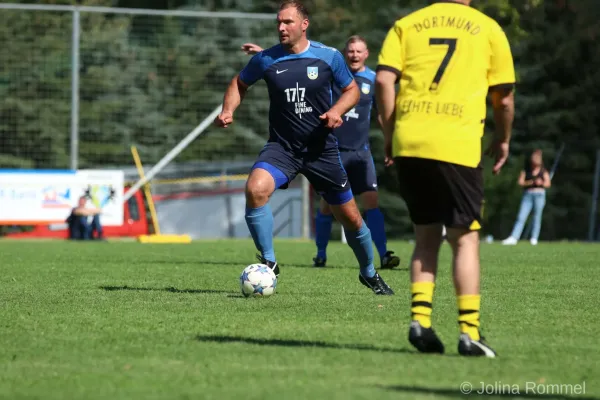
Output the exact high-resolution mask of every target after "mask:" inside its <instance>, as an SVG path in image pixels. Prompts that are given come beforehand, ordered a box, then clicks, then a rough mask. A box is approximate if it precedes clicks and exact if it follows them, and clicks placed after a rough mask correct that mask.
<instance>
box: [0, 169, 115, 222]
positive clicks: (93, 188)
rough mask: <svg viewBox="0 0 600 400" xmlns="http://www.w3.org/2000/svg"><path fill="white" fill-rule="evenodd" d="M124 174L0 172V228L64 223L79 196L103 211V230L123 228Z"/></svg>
mask: <svg viewBox="0 0 600 400" xmlns="http://www.w3.org/2000/svg"><path fill="white" fill-rule="evenodd" d="M124 179H125V178H124V174H123V171H105V170H80V171H63V170H9V169H6V170H3V169H0V225H45V224H50V223H61V222H64V221H65V220H66V219H67V217H68V216H69V214H70V213H71V210H72V209H73V207H75V206H76V205H77V204H78V202H79V198H80V197H81V196H86V198H87V206H89V207H96V208H100V209H102V213H101V214H100V222H101V223H102V224H103V225H105V226H119V225H122V224H123V185H124Z"/></svg>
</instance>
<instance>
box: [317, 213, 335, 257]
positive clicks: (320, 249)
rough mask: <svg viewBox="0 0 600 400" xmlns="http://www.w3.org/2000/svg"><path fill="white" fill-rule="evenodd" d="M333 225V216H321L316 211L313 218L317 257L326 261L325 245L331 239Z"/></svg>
mask: <svg viewBox="0 0 600 400" xmlns="http://www.w3.org/2000/svg"><path fill="white" fill-rule="evenodd" d="M332 224H333V215H331V214H329V215H328V214H321V210H318V211H317V218H315V228H316V233H315V242H316V244H317V257H319V258H323V259H327V245H328V244H329V238H330V237H331V225H332Z"/></svg>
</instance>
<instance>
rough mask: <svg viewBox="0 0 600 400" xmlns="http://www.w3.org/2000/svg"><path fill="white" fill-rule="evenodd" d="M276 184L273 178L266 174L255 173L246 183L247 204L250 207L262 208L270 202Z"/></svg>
mask: <svg viewBox="0 0 600 400" xmlns="http://www.w3.org/2000/svg"><path fill="white" fill-rule="evenodd" d="M274 187H275V184H274V183H273V177H271V175H270V174H269V173H267V172H266V171H265V173H254V171H253V173H252V174H251V175H250V178H248V182H247V183H246V202H247V204H248V206H250V207H262V206H263V205H265V204H266V203H267V202H268V201H269V197H270V196H271V193H273V191H274Z"/></svg>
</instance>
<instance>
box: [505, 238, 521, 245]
mask: <svg viewBox="0 0 600 400" xmlns="http://www.w3.org/2000/svg"><path fill="white" fill-rule="evenodd" d="M502 244H505V245H514V244H517V239H515V238H514V237H512V236H509V237H507V238H506V239H504V240H503V241H502Z"/></svg>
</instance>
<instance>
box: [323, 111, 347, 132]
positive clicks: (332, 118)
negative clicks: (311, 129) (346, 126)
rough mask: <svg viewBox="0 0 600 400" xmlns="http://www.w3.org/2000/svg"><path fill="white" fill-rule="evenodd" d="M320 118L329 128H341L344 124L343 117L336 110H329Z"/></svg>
mask: <svg viewBox="0 0 600 400" xmlns="http://www.w3.org/2000/svg"><path fill="white" fill-rule="evenodd" d="M319 119H321V120H323V121H325V126H327V127H328V128H332V129H333V128H339V127H340V126H342V117H341V116H340V114H338V113H337V112H335V111H332V110H329V111H327V112H326V113H325V114H323V115H320V116H319Z"/></svg>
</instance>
